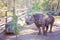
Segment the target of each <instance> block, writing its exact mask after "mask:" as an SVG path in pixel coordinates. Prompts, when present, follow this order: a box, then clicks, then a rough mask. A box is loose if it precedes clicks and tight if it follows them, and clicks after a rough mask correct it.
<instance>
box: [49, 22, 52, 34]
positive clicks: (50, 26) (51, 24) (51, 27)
mask: <svg viewBox="0 0 60 40" xmlns="http://www.w3.org/2000/svg"><path fill="white" fill-rule="evenodd" d="M52 26H53V23H52V24H50V31H49V32H50V33H51V32H52Z"/></svg>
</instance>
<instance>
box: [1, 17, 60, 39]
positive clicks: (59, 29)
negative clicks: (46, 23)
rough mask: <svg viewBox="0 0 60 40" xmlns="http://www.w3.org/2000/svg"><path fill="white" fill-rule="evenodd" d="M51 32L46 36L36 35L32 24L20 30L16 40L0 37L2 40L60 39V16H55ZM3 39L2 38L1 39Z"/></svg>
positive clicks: (12, 36)
mask: <svg viewBox="0 0 60 40" xmlns="http://www.w3.org/2000/svg"><path fill="white" fill-rule="evenodd" d="M52 31H53V32H52V33H49V32H48V36H47V37H46V36H43V35H42V34H41V35H37V34H38V30H37V28H36V26H35V25H34V24H32V25H29V26H28V25H27V26H26V27H23V28H21V29H20V34H18V37H17V38H16V35H6V36H5V37H4V36H2V35H0V36H1V37H2V39H4V38H5V40H17V39H18V40H40V39H41V40H56V39H58V40H59V39H60V16H55V23H54V26H53V30H52ZM1 37H0V38H1ZM3 37H4V38H3Z"/></svg>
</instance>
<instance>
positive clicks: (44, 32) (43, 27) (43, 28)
mask: <svg viewBox="0 0 60 40" xmlns="http://www.w3.org/2000/svg"><path fill="white" fill-rule="evenodd" d="M42 31H43V35H47V33H46V30H45V26H42Z"/></svg>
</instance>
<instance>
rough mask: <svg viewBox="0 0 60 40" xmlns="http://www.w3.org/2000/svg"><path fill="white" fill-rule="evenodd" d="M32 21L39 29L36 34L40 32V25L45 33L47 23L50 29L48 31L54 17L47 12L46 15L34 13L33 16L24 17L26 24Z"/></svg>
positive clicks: (45, 33)
mask: <svg viewBox="0 0 60 40" xmlns="http://www.w3.org/2000/svg"><path fill="white" fill-rule="evenodd" d="M32 23H35V25H36V27H37V28H38V30H39V33H38V34H41V28H40V27H42V30H43V34H44V35H47V31H48V28H49V25H50V31H49V32H52V26H53V23H54V17H53V16H52V15H51V14H49V13H47V14H46V15H45V14H34V15H33V16H31V17H27V18H26V24H27V25H30V24H32Z"/></svg>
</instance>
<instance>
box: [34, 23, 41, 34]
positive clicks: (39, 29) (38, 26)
mask: <svg viewBox="0 0 60 40" xmlns="http://www.w3.org/2000/svg"><path fill="white" fill-rule="evenodd" d="M35 25H36V27H37V28H38V31H39V32H38V35H40V34H41V28H40V25H38V24H36V23H35Z"/></svg>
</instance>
